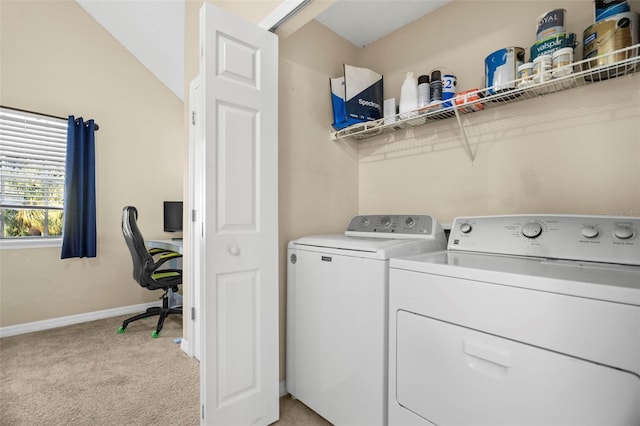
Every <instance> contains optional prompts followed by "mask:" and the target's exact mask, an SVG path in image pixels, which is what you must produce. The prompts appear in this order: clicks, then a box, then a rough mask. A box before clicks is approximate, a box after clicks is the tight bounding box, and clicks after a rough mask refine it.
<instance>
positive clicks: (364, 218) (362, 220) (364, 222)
mask: <svg viewBox="0 0 640 426" xmlns="http://www.w3.org/2000/svg"><path fill="white" fill-rule="evenodd" d="M360 224H361V225H362V226H368V225H369V218H368V217H366V216H365V217H363V218H362V219H360Z"/></svg>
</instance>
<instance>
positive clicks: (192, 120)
mask: <svg viewBox="0 0 640 426" xmlns="http://www.w3.org/2000/svg"><path fill="white" fill-rule="evenodd" d="M191 125H192V126H195V125H196V112H195V111H191Z"/></svg>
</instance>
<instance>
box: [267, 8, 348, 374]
mask: <svg viewBox="0 0 640 426" xmlns="http://www.w3.org/2000/svg"><path fill="white" fill-rule="evenodd" d="M318 40H322V41H321V42H320V43H319V42H318ZM318 44H320V45H321V47H320V48H319V46H318ZM355 50H356V48H355V46H353V45H351V44H350V43H347V42H345V40H343V39H341V38H339V37H338V36H337V35H336V34H334V33H333V32H331V31H328V30H327V29H326V28H325V27H324V26H322V25H320V24H318V23H317V22H315V21H312V22H311V23H309V24H308V25H306V26H305V27H303V28H302V29H301V30H300V31H298V32H296V33H294V34H293V35H292V36H290V37H288V38H286V39H281V40H280V65H279V66H280V70H279V74H280V81H279V85H280V87H279V96H280V99H279V100H280V105H279V110H280V111H279V115H280V121H279V123H278V127H279V129H278V131H279V134H280V139H279V151H280V156H279V173H278V174H279V181H280V185H279V192H280V200H279V216H280V220H279V226H280V379H281V380H283V379H284V373H285V334H286V326H285V324H286V323H285V312H286V302H287V300H286V272H287V256H286V253H287V251H286V247H287V243H288V241H290V240H292V239H295V238H299V237H301V236H303V235H312V234H328V233H342V232H344V227H345V226H346V224H347V221H348V220H349V218H351V216H353V215H355V214H357V213H358V157H357V150H356V149H357V147H355V148H356V149H354V146H351V145H348V144H338V143H335V142H333V141H331V140H329V130H330V124H331V122H332V112H331V102H330V99H331V97H330V96H329V77H334V76H338V75H340V74H341V73H342V68H343V65H342V64H343V63H345V62H346V63H350V62H351V59H352V58H353V57H354V55H355V53H356V52H355Z"/></svg>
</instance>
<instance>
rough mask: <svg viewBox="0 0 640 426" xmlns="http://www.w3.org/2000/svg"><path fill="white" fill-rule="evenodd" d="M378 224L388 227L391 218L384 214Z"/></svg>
mask: <svg viewBox="0 0 640 426" xmlns="http://www.w3.org/2000/svg"><path fill="white" fill-rule="evenodd" d="M380 224H381V225H382V226H384V227H385V228H388V227H390V226H391V218H390V217H389V216H384V217H382V218H380Z"/></svg>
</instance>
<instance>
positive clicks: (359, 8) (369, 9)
mask: <svg viewBox="0 0 640 426" xmlns="http://www.w3.org/2000/svg"><path fill="white" fill-rule="evenodd" d="M450 1H451V0H338V1H337V2H336V3H335V4H334V5H333V6H331V7H330V8H328V9H327V10H325V11H324V12H323V13H321V14H320V15H319V16H318V17H317V18H316V20H317V21H318V22H320V23H321V24H323V25H324V26H326V27H328V28H330V29H331V30H333V32H335V33H336V34H338V35H340V36H342V38H344V39H346V40H349V41H350V42H351V43H353V44H354V45H356V46H357V47H364V46H366V45H367V44H370V43H373V42H374V41H376V40H378V39H380V38H382V37H384V36H386V35H388V34H391V33H392V32H394V31H395V30H397V29H398V28H400V27H402V26H404V25H406V24H408V23H409V22H413V21H415V20H416V19H418V18H420V17H422V16H424V15H426V14H427V13H429V12H431V11H433V10H435V9H437V8H439V7H440V6H443V5H444V4H446V3H449V2H450Z"/></svg>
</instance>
